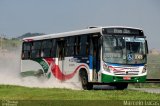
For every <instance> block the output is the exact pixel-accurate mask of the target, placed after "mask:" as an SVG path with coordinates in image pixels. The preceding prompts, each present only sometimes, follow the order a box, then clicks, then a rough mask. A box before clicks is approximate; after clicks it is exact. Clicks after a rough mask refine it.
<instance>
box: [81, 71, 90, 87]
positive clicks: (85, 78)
mask: <svg viewBox="0 0 160 106" xmlns="http://www.w3.org/2000/svg"><path fill="white" fill-rule="evenodd" d="M79 76H80V80H81V84H82V88H83V89H84V90H91V89H93V84H91V83H89V82H88V75H87V72H86V71H84V70H81V71H80V73H79Z"/></svg>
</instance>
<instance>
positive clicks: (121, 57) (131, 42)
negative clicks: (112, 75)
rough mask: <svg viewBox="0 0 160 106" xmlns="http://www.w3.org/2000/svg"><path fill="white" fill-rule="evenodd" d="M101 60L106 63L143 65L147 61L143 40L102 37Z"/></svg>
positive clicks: (116, 36) (138, 38) (112, 36)
mask: <svg viewBox="0 0 160 106" xmlns="http://www.w3.org/2000/svg"><path fill="white" fill-rule="evenodd" d="M103 60H104V61H105V62H107V63H119V64H145V63H146V61H147V59H146V44H145V38H142V37H134V36H132V37H126V36H125V37H124V36H118V35H106V36H103Z"/></svg>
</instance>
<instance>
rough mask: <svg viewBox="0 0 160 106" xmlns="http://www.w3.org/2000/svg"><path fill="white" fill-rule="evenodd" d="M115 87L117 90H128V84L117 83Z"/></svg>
mask: <svg viewBox="0 0 160 106" xmlns="http://www.w3.org/2000/svg"><path fill="white" fill-rule="evenodd" d="M115 87H116V89H117V90H124V89H127V87H128V83H117V84H116V85H115Z"/></svg>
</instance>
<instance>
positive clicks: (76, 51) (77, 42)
mask: <svg viewBox="0 0 160 106" xmlns="http://www.w3.org/2000/svg"><path fill="white" fill-rule="evenodd" d="M75 54H76V55H79V54H80V36H77V37H76V39H75Z"/></svg>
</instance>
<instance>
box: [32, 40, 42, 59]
mask: <svg viewBox="0 0 160 106" xmlns="http://www.w3.org/2000/svg"><path fill="white" fill-rule="evenodd" d="M40 53H41V41H36V42H33V44H32V50H31V58H39V57H40Z"/></svg>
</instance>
